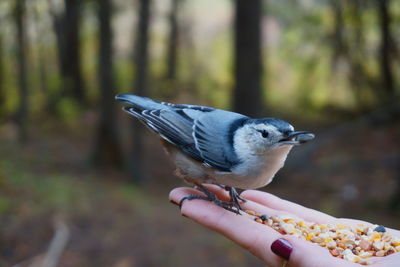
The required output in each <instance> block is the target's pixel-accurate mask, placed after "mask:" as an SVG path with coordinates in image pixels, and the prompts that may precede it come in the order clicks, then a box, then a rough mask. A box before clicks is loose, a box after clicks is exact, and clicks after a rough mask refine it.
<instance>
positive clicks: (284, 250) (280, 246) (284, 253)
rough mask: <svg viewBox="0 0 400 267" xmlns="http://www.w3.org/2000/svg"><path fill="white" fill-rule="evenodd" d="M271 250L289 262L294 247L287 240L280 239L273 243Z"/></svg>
mask: <svg viewBox="0 0 400 267" xmlns="http://www.w3.org/2000/svg"><path fill="white" fill-rule="evenodd" d="M271 250H272V252H274V253H275V254H276V255H278V256H280V257H282V258H284V259H285V260H289V258H290V253H292V250H293V247H292V245H291V244H290V243H289V242H288V241H287V240H285V239H283V238H279V239H277V240H275V241H274V242H273V243H272V245H271Z"/></svg>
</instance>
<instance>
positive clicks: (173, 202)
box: [169, 199, 179, 206]
mask: <svg viewBox="0 0 400 267" xmlns="http://www.w3.org/2000/svg"><path fill="white" fill-rule="evenodd" d="M169 202H171V203H172V204H174V205H176V206H179V204H178V203H176V202H175V201H173V200H172V199H170V200H169Z"/></svg>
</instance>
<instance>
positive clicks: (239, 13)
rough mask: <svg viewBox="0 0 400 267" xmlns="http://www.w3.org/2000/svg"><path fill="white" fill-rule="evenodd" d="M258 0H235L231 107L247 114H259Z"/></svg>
mask: <svg viewBox="0 0 400 267" xmlns="http://www.w3.org/2000/svg"><path fill="white" fill-rule="evenodd" d="M261 17H262V1H261V0H254V1H248V0H236V10H235V22H234V26H235V29H234V30H235V48H234V50H235V52H234V75H235V77H234V80H235V86H234V92H233V108H234V110H235V111H237V112H239V113H244V114H246V115H249V116H260V115H261V114H262V113H263V101H262V100H263V97H262V78H261V76H262V55H261Z"/></svg>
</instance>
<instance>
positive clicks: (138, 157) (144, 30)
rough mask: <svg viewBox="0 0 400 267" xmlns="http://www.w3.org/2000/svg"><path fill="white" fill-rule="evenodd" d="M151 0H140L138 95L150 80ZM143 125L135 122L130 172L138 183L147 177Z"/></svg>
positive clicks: (136, 56) (136, 63) (135, 87)
mask: <svg viewBox="0 0 400 267" xmlns="http://www.w3.org/2000/svg"><path fill="white" fill-rule="evenodd" d="M150 6H151V1H150V0H139V8H138V13H137V15H138V22H137V26H136V36H135V38H136V40H135V52H134V66H135V81H134V84H133V93H135V94H137V95H142V96H143V95H146V94H147V90H148V88H147V82H148V57H149V55H148V43H149V24H150ZM143 130H144V129H143V125H141V124H140V123H139V122H138V121H134V122H133V144H132V145H133V151H132V157H131V161H130V167H131V169H130V174H131V176H132V178H133V180H134V181H135V182H136V183H142V182H143V181H144V179H145V173H144V171H143V169H144V168H143V162H144V161H143V158H144V146H143V142H144V135H143Z"/></svg>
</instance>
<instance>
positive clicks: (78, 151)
mask: <svg viewBox="0 0 400 267" xmlns="http://www.w3.org/2000/svg"><path fill="white" fill-rule="evenodd" d="M0 22H1V23H0V159H1V160H0V266H11V265H15V264H18V265H15V266H116V267H125V266H245V265H252V266H263V264H262V263H261V262H260V261H259V260H258V259H256V258H254V257H253V256H252V255H250V254H249V253H247V252H245V251H243V250H242V249H241V248H239V247H237V246H236V245H234V244H232V243H231V242H230V241H228V240H226V239H225V238H223V237H220V236H218V235H217V234H215V233H212V232H210V231H208V230H207V229H203V228H202V227H201V226H198V225H196V224H194V223H193V222H190V221H189V220H187V219H185V218H182V217H181V216H180V215H179V211H178V209H177V208H176V207H173V206H172V205H170V204H169V203H168V200H167V196H168V192H169V191H170V190H171V189H172V188H174V187H176V186H181V185H182V184H183V183H182V182H181V181H180V180H178V179H177V178H175V177H173V175H172V173H173V165H172V164H171V163H170V162H169V161H168V159H167V157H166V156H165V154H164V153H163V151H162V149H161V147H160V145H159V141H158V138H156V137H155V136H154V135H153V134H150V132H149V131H148V130H146V129H144V127H142V126H141V125H138V123H135V122H134V120H133V119H132V118H130V117H129V116H128V115H127V114H124V113H123V112H122V111H121V110H120V105H119V104H118V103H115V101H114V95H115V94H117V93H135V94H139V95H145V96H150V97H154V98H156V99H159V100H163V101H171V102H176V103H191V104H203V105H211V106H214V107H218V108H224V109H231V110H236V111H238V112H242V113H245V114H247V115H252V116H259V117H278V118H281V119H285V120H287V121H289V122H291V123H292V124H294V125H295V127H296V129H299V130H309V131H313V132H315V133H316V135H317V138H316V139H315V141H313V142H310V143H309V144H307V145H304V146H301V147H296V148H295V149H294V150H293V152H292V153H291V155H290V156H289V159H288V161H287V164H286V166H285V168H284V169H283V170H281V171H280V172H279V174H278V175H277V178H276V179H275V180H274V182H273V183H272V184H271V185H270V186H268V187H267V188H266V189H265V190H267V191H269V192H272V193H274V194H277V195H278V196H280V197H283V198H287V199H289V200H291V201H295V202H298V203H300V204H303V205H306V206H308V207H312V208H315V209H319V210H322V211H324V212H327V213H329V214H331V215H334V216H341V217H352V218H359V219H363V220H367V221H371V222H375V223H379V224H383V225H385V226H389V227H393V228H397V229H399V228H400V154H399V153H400V143H399V140H400V139H399V138H400V125H399V113H400V112H399V110H400V104H399V103H400V102H399V94H400V88H399V87H400V75H399V73H400V1H397V0H352V1H350V0H348V1H346V0H330V1H329V0H319V1H317V0H297V1H289V0H268V1H261V0H253V1H246V0H236V1H229V0H1V1H0ZM300 188H301V190H299V189H300Z"/></svg>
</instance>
